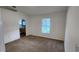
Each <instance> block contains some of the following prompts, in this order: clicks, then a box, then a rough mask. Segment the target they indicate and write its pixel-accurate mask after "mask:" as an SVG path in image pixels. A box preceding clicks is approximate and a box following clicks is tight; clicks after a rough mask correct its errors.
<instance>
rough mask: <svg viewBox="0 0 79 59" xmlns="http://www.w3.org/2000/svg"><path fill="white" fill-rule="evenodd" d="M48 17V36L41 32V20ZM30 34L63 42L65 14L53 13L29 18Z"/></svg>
mask: <svg viewBox="0 0 79 59" xmlns="http://www.w3.org/2000/svg"><path fill="white" fill-rule="evenodd" d="M48 16H50V18H51V27H50V28H51V29H50V33H49V34H44V33H42V32H41V24H42V22H41V21H42V18H44V17H48ZM30 19H31V20H30V21H31V23H30V34H31V35H36V36H42V37H47V38H53V39H58V40H64V34H65V23H66V12H64V11H62V12H55V13H52V14H48V15H37V16H30Z"/></svg>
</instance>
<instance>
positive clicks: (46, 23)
mask: <svg viewBox="0 0 79 59" xmlns="http://www.w3.org/2000/svg"><path fill="white" fill-rule="evenodd" d="M42 33H50V17H46V18H43V19H42Z"/></svg>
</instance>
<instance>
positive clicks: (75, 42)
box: [65, 7, 79, 52]
mask: <svg viewBox="0 0 79 59" xmlns="http://www.w3.org/2000/svg"><path fill="white" fill-rule="evenodd" d="M78 26H79V7H69V9H68V13H67V23H66V32H65V51H67V52H75V51H77V50H78V51H79V49H77V47H78V48H79V27H78Z"/></svg>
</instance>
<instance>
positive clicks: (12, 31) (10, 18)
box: [2, 9, 29, 43]
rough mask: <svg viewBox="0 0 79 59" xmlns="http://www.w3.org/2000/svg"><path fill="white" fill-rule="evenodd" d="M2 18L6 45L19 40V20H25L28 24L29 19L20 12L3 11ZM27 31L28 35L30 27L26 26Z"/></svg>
mask: <svg viewBox="0 0 79 59" xmlns="http://www.w3.org/2000/svg"><path fill="white" fill-rule="evenodd" d="M2 18H3V24H4V43H8V42H11V41H14V40H17V39H19V38H20V34H19V20H21V19H25V20H26V23H27V24H28V18H29V17H28V16H27V15H24V14H23V13H20V12H14V11H10V10H6V9H2ZM26 31H27V35H28V25H27V26H26Z"/></svg>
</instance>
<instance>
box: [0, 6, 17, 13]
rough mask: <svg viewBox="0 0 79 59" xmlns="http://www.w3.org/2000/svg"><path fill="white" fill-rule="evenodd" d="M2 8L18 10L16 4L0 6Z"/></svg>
mask: <svg viewBox="0 0 79 59" xmlns="http://www.w3.org/2000/svg"><path fill="white" fill-rule="evenodd" d="M0 8H4V9H8V10H11V11H14V12H17V10H16V6H0Z"/></svg>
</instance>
